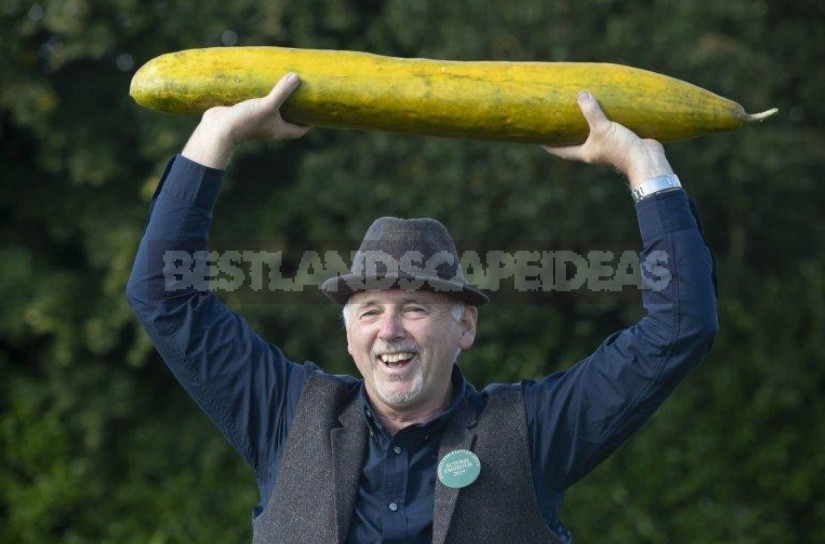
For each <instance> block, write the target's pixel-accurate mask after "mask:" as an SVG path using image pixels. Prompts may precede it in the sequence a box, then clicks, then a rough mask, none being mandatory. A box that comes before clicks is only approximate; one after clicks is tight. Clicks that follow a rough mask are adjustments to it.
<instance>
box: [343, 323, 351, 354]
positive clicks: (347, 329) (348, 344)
mask: <svg viewBox="0 0 825 544" xmlns="http://www.w3.org/2000/svg"><path fill="white" fill-rule="evenodd" d="M344 328H345V329H346V331H347V352H348V353H349V354H350V355H352V344H351V343H350V341H349V327H344Z"/></svg>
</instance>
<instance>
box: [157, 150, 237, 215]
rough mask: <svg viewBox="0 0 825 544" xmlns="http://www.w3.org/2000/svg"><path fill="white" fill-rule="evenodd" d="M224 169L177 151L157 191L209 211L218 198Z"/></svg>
mask: <svg viewBox="0 0 825 544" xmlns="http://www.w3.org/2000/svg"><path fill="white" fill-rule="evenodd" d="M224 173H225V171H224V170H218V169H215V168H210V167H208V166H204V165H202V164H200V163H197V162H195V161H191V160H189V159H187V158H186V157H184V156H183V155H181V154H180V153H178V154H177V155H175V156H174V157H173V158H172V160H171V161H170V165H169V166H167V167H166V172H165V173H164V176H163V178H162V179H161V181H160V184H159V185H158V189H157V193H158V194H160V191H161V189H163V193H164V194H168V195H171V196H174V197H175V198H177V199H179V200H182V201H184V202H185V203H187V204H192V205H194V206H196V207H198V208H201V209H204V210H209V211H211V210H212V208H214V207H215V202H216V201H217V200H218V191H219V190H220V188H221V182H222V181H223V176H224Z"/></svg>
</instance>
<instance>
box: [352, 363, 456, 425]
mask: <svg viewBox="0 0 825 544" xmlns="http://www.w3.org/2000/svg"><path fill="white" fill-rule="evenodd" d="M450 381H451V382H452V383H453V400H452V401H451V402H450V405H449V406H447V407H446V408H444V410H442V411H441V412H440V413H439V414H438V415H437V416H435V417H434V418H433V419H431V420H429V421H425V422H424V423H416V424H415V425H411V426H410V427H412V428H420V429H422V430H427V431H429V430H432V429H435V428H436V427H439V426H441V425H442V424H443V423H444V421H445V420H446V419H447V417H449V416H450V415H451V414H452V413H453V412H455V410H456V408H458V405H459V404H461V401H462V400H464V398H465V396H466V394H467V393H466V385H467V382H466V380H465V379H464V373H462V372H461V369H459V368H458V365H457V364H454V365H453V370H452V374H451V376H450ZM358 405H359V406H360V407H361V413H363V414H364V420H365V421H366V422H367V426H368V427H369V429H370V430H371V431H372V432H374V433H378V434H380V435H383V436H386V437H389V435H388V434H387V432H386V430H385V429H384V426H383V424H382V423H381V419H380V418H378V417H377V416H376V415H375V411H374V410H373V408H372V405H371V404H370V403H369V400H368V399H367V389H366V386H365V384H364V380H361V388H360V390H359V391H358ZM410 427H407V428H410Z"/></svg>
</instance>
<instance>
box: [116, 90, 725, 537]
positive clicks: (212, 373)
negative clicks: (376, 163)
mask: <svg viewBox="0 0 825 544" xmlns="http://www.w3.org/2000/svg"><path fill="white" fill-rule="evenodd" d="M299 84H300V82H299V79H298V77H297V76H296V75H294V74H288V75H287V76H285V77H284V78H283V79H281V80H280V81H279V82H278V84H277V85H276V86H275V87H274V88H273V90H272V92H271V93H270V94H269V95H268V96H266V97H263V98H259V99H254V100H248V101H246V102H242V103H240V104H237V105H235V106H233V107H218V108H213V109H211V110H209V111H208V112H206V113H205V114H204V116H203V119H202V120H201V123H200V124H199V125H198V127H197V129H196V130H195V131H194V133H193V134H192V136H191V138H190V140H189V142H188V143H187V144H186V147H185V148H184V150H183V152H182V154H181V156H178V157H176V158H175V159H174V160H173V161H172V162H170V165H169V167H167V171H166V172H165V174H164V177H163V180H162V181H161V185H160V186H159V187H158V190H157V193H156V196H155V198H154V199H153V203H152V209H151V212H150V219H149V222H148V225H147V228H146V232H145V235H144V238H143V241H142V242H141V245H140V249H139V251H138V255H137V259H136V261H135V265H134V269H133V272H132V277H131V279H130V281H129V286H128V289H127V294H128V298H129V301H130V303H131V304H132V306H133V307H134V309H135V311H136V312H137V315H138V317H139V318H140V320H141V322H142V323H143V325H144V326H145V328H146V330H147V331H148V333H149V335H150V336H151V338H152V340H153V342H154V343H155V345H156V347H157V349H158V351H159V352H160V354H161V355H162V356H163V358H164V360H165V361H166V362H167V364H168V365H169V367H170V369H171V370H172V372H174V374H175V376H176V377H177V378H178V380H180V382H181V383H182V385H183V386H184V387H185V388H186V390H187V391H188V392H189V394H190V395H191V396H192V397H193V398H194V399H195V401H196V402H197V403H198V404H199V405H200V407H201V408H202V409H203V410H204V411H205V412H206V413H207V414H208V415H209V416H210V418H212V420H213V421H214V422H215V424H216V425H217V426H218V428H219V429H220V430H221V431H222V432H223V433H224V435H225V436H226V437H227V439H228V440H229V441H230V442H231V443H232V445H233V446H234V447H235V449H236V450H237V451H238V452H239V453H240V454H241V455H242V456H243V457H244V458H245V459H246V460H247V462H249V464H250V465H251V466H252V468H253V470H254V472H255V475H256V477H257V480H258V484H259V487H260V492H261V503H260V504H259V505H258V506H257V507H256V509H255V518H254V521H253V528H254V539H253V540H254V542H255V543H270V542H324V543H326V542H416V543H417V542H422V543H423V542H435V543H445V542H450V543H453V542H468V543H469V542H472V543H476V544H477V543H481V542H524V543H527V542H568V541H570V539H571V536H570V534H569V532H568V531H567V530H566V529H565V528H564V526H563V525H562V524H561V522H560V520H559V510H560V508H561V504H562V499H563V496H564V492H565V489H566V488H567V487H568V486H570V485H571V484H572V483H574V482H575V481H577V480H579V479H580V478H582V477H583V476H584V475H585V474H587V473H588V472H589V471H590V470H591V469H592V468H593V467H595V466H596V465H597V464H598V463H599V462H601V461H602V460H604V459H605V458H606V457H607V456H608V455H609V454H610V453H611V452H612V451H614V450H615V448H616V447H618V446H619V445H620V444H621V443H622V442H623V441H624V440H626V439H627V437H628V436H629V435H630V434H631V433H632V432H633V431H635V430H636V429H637V428H638V427H639V426H640V425H641V424H642V423H643V422H644V421H645V420H646V419H647V418H648V417H649V416H650V415H651V414H652V413H653V412H654V410H655V409H656V408H657V407H658V406H659V405H660V404H661V402H662V401H663V400H664V398H665V397H666V396H667V395H668V394H669V393H670V392H671V391H672V390H673V389H674V388H675V386H676V384H677V383H678V382H679V381H680V380H681V378H682V377H684V375H685V374H686V373H687V372H688V371H689V370H690V369H691V368H692V367H693V366H695V365H696V364H697V363H698V361H699V360H700V359H701V357H702V356H703V355H704V354H705V353H706V352H707V350H708V349H709V347H710V345H711V343H712V341H713V338H714V336H715V334H716V333H717V330H718V325H717V318H716V295H715V281H714V279H713V275H714V272H713V262H712V258H711V255H710V252H709V250H708V248H707V246H706V244H705V242H704V240H703V237H702V235H701V232H700V230H699V226H698V221H697V218H696V215H695V213H694V211H693V209H692V207H691V206H690V204H689V201H688V200H687V197H686V196H685V193H684V191H683V190H682V189H681V187H680V185H679V184H678V179H677V178H676V177H675V176H674V175H673V171H672V170H671V167H670V165H669V164H668V161H667V159H666V158H665V155H664V151H663V149H662V146H661V145H660V144H659V143H658V142H655V141H653V140H642V139H640V138H639V137H637V136H636V135H635V134H633V133H632V132H631V131H630V130H628V129H627V128H625V127H623V126H621V125H618V124H616V123H614V122H611V121H610V120H609V119H607V118H606V117H605V115H604V114H603V113H602V111H601V109H600V108H599V105H598V103H597V101H596V100H595V98H594V97H592V96H591V95H589V94H588V93H586V92H582V93H580V95H579V105H580V107H581V110H582V112H583V114H584V116H585V118H586V119H587V122H588V124H589V126H590V134H589V137H588V139H587V141H586V142H585V143H584V144H582V145H580V146H573V147H567V148H545V149H547V151H548V152H550V153H552V154H554V155H557V156H559V157H562V158H564V159H572V160H580V161H584V162H589V163H600V164H607V165H611V166H613V167H615V168H616V169H617V170H619V171H620V172H622V173H624V174H625V175H626V176H627V178H628V179H629V181H630V186H631V189H632V191H633V193H634V197H635V198H636V199H637V200H638V203H637V205H636V211H637V215H638V218H639V226H640V230H641V234H642V239H643V242H644V252H645V253H649V252H651V251H653V250H656V251H662V252H664V254H665V255H666V256H667V261H666V266H667V272H668V274H669V278H670V280H669V282H668V284H667V285H666V286H664V287H663V288H660V289H648V290H645V291H644V293H643V303H644V305H645V308H646V310H647V315H646V316H645V317H644V318H643V319H641V320H640V321H639V322H638V323H636V324H635V325H633V326H631V327H629V328H628V329H625V330H623V331H621V332H619V333H616V334H614V335H612V336H611V337H609V338H608V339H607V340H606V341H605V342H604V343H603V344H602V345H601V346H600V347H599V348H598V349H597V350H596V351H595V352H594V353H593V354H592V355H590V356H589V357H587V358H585V359H584V360H583V361H581V362H579V363H578V364H577V365H575V366H574V367H572V368H570V369H569V370H567V371H565V372H560V373H556V374H553V375H551V376H549V377H547V378H545V379H543V380H541V381H532V380H525V381H523V382H522V383H520V384H513V385H493V386H489V387H487V388H486V389H485V390H484V391H482V392H481V393H479V392H478V391H477V390H476V389H475V388H474V387H473V386H472V385H470V384H468V383H466V382H465V381H464V378H463V376H462V374H461V372H460V371H459V369H458V367H457V366H456V365H455V364H454V363H455V361H456V358H457V357H458V355H459V354H460V353H461V351H464V350H467V349H469V348H470V347H471V346H472V344H473V342H474V339H475V334H476V321H477V318H478V307H479V306H481V305H483V304H484V303H485V302H486V301H487V297H486V296H485V295H484V294H483V293H481V292H479V291H477V290H475V289H474V288H472V287H471V286H469V285H467V283H466V281H465V280H464V277H463V275H462V273H461V269H460V266H459V265H458V263H457V252H456V250H455V247H454V244H453V241H452V238H451V237H450V235H449V233H448V232H447V230H446V228H444V227H443V225H441V224H440V223H438V222H437V221H434V220H431V219H417V220H403V219H397V218H381V219H379V220H377V221H376V222H375V223H374V224H373V225H372V226H371V227H370V229H369V231H368V232H367V235H366V236H365V239H364V241H363V242H362V245H361V248H360V250H359V252H358V254H357V255H356V259H355V261H356V262H355V264H354V265H353V270H352V272H351V273H350V274H348V275H344V276H342V277H338V278H331V279H330V280H328V281H327V282H326V283H324V285H323V287H322V289H323V291H324V293H325V294H326V295H327V296H329V297H330V298H331V299H333V300H334V301H336V302H338V303H341V304H342V305H344V306H343V313H344V318H345V326H346V332H347V349H348V351H349V353H350V355H351V356H352V358H353V360H354V361H355V364H356V366H357V367H358V370H359V372H360V374H361V376H362V379H361V380H358V379H355V378H351V377H347V376H331V375H328V374H325V373H324V372H323V371H322V370H320V369H319V368H318V367H317V366H315V365H313V364H312V363H306V364H304V365H298V364H295V363H292V362H290V361H288V360H287V359H286V357H285V356H284V355H283V354H282V353H281V351H280V350H279V349H278V348H276V347H274V346H272V345H270V344H268V343H267V342H265V341H264V340H263V339H262V338H261V337H259V336H258V335H256V334H255V333H254V332H253V331H252V330H251V329H250V327H249V326H248V325H247V324H246V323H245V322H244V321H243V319H242V318H240V317H239V316H237V315H235V314H234V313H232V312H230V311H229V310H228V309H227V308H226V307H225V306H224V305H223V304H222V303H221V302H220V301H219V300H218V299H217V298H216V297H215V296H214V295H213V294H211V293H209V292H208V291H207V290H200V291H199V290H196V289H194V288H192V287H191V286H190V287H185V288H175V285H174V282H172V283H171V284H168V283H166V281H167V280H168V278H165V277H164V271H163V261H162V259H161V258H159V257H158V253H159V252H161V251H162V250H166V249H175V248H182V247H184V248H189V249H191V248H192V247H193V246H194V247H196V248H202V247H205V240H206V239H207V235H208V229H209V226H210V223H211V211H212V208H213V206H214V204H215V200H216V195H217V191H218V187H219V184H220V181H221V178H222V174H223V172H222V170H223V169H224V168H225V167H226V165H227V163H228V161H229V158H230V155H231V153H232V150H233V148H234V147H235V146H236V145H237V144H239V143H241V142H243V141H247V140H251V139H269V140H279V139H287V138H297V137H300V136H302V135H303V134H304V133H305V132H306V131H307V130H308V128H307V127H300V126H296V125H292V124H290V123H288V122H286V121H284V120H283V119H282V118H281V116H280V114H279V108H280V106H281V104H283V102H284V101H285V100H286V99H287V98H288V97H289V95H290V94H291V93H292V92H293V91H294V90H295V89H296V88H297V87H298V85H299ZM376 254H379V255H381V256H383V257H388V258H390V259H391V260H394V262H396V263H397V264H399V266H398V267H397V268H393V267H389V268H386V269H384V272H385V274H384V275H383V276H380V277H379V275H378V274H377V272H376V270H377V269H376V267H375V266H372V267H370V266H369V263H370V262H371V261H370V257H371V256H374V255H376ZM410 255H414V256H415V259H413V260H415V261H416V262H417V263H419V264H420V263H421V262H424V261H427V260H429V259H430V258H433V257H434V256H436V255H438V256H440V257H441V259H440V260H439V261H438V262H439V264H440V265H445V266H438V267H430V268H424V267H417V268H416V267H414V266H410V265H411V264H412V263H413V260H411V259H409V256H410ZM405 259H406V260H405ZM382 262H384V263H385V264H386V259H385V260H384V261H382ZM373 264H375V263H374V262H373Z"/></svg>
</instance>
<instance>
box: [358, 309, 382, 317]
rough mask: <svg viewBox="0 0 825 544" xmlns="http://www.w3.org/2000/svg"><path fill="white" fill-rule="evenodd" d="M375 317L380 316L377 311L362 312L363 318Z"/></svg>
mask: <svg viewBox="0 0 825 544" xmlns="http://www.w3.org/2000/svg"><path fill="white" fill-rule="evenodd" d="M374 315H378V312H377V311H376V310H367V311H366V312H361V317H372V316H374Z"/></svg>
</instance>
